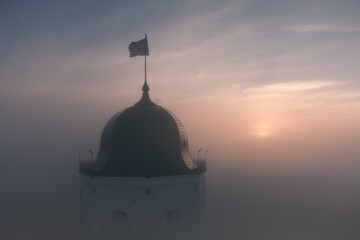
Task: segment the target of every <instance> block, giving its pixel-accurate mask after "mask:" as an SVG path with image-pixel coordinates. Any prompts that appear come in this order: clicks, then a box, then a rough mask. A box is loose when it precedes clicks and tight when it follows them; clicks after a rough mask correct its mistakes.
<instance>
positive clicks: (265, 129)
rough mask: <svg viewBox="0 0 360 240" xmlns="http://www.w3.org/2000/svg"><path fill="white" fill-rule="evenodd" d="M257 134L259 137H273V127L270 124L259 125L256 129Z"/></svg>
mask: <svg viewBox="0 0 360 240" xmlns="http://www.w3.org/2000/svg"><path fill="white" fill-rule="evenodd" d="M255 134H256V135H257V136H259V137H263V138H265V137H268V136H270V135H271V127H270V126H269V125H268V124H258V125H257V126H256V127H255Z"/></svg>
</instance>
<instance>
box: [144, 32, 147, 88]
mask: <svg viewBox="0 0 360 240" xmlns="http://www.w3.org/2000/svg"><path fill="white" fill-rule="evenodd" d="M145 39H146V41H147V35H146V33H145ZM144 55H145V83H146V84H147V82H146V51H145V54H144Z"/></svg>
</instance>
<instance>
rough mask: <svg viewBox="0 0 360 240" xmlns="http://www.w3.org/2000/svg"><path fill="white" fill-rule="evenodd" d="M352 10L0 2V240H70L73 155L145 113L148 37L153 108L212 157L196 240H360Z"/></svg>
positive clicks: (75, 208) (359, 99)
mask: <svg viewBox="0 0 360 240" xmlns="http://www.w3.org/2000/svg"><path fill="white" fill-rule="evenodd" d="M301 5H302V4H301ZM139 8H141V9H143V11H144V12H142V13H139V11H138V10H139ZM358 10H359V4H358V3H356V2H355V1H345V2H342V3H341V4H340V3H337V2H336V1H329V2H328V1H316V2H312V1H311V2H306V3H305V4H304V5H303V6H299V3H297V2H296V1H287V3H286V4H285V3H282V2H281V1H280V2H279V1H271V3H269V2H268V1H256V2H255V1H226V2H223V3H218V2H217V1H196V2H193V1H182V2H181V3H174V4H169V3H167V2H164V1H154V2H152V3H148V2H143V1H136V2H134V1H123V2H122V3H116V2H115V1H114V2H113V1H108V2H107V3H106V4H105V3H102V4H99V3H97V2H95V1H86V2H85V1H75V3H73V2H67V1H65V2H62V3H56V4H55V3H52V2H49V1H46V2H43V1H34V2H33V3H21V2H13V1H1V3H0V29H1V30H0V36H1V39H2V44H1V46H0V153H1V155H0V156H1V157H0V238H1V239H9V240H12V239H14V240H17V239H40V240H41V239H69V240H70V239H80V235H81V234H80V177H79V173H78V153H77V150H79V151H80V153H81V158H82V159H90V157H91V156H90V153H89V151H88V150H89V149H91V150H92V151H93V152H94V153H95V155H96V153H97V152H98V151H99V143H100V136H101V133H102V129H103V127H104V125H105V124H106V122H107V121H108V119H109V118H110V117H111V116H113V115H114V114H115V113H116V112H118V111H120V110H122V109H124V108H127V107H129V106H132V105H133V104H134V103H135V102H137V101H138V100H139V99H140V97H141V85H142V82H143V58H142V57H136V58H131V59H130V58H128V49H127V47H128V44H129V43H130V41H137V40H140V39H141V38H143V33H144V32H145V31H146V32H147V33H148V37H149V48H150V56H149V57H148V81H149V86H150V96H151V98H152V99H153V100H154V101H155V102H157V103H158V104H160V105H161V106H164V107H166V108H167V109H170V110H171V111H172V112H173V113H175V115H176V116H177V117H179V119H180V120H181V121H182V123H183V124H184V126H185V128H186V130H187V134H188V136H189V146H190V152H191V154H192V156H193V157H194V158H196V157H197V151H198V149H200V148H202V149H203V150H205V149H209V152H208V153H207V172H206V208H205V238H204V239H284V240H285V239H316V240H332V239H349V240H352V239H354V240H355V239H359V238H360V231H359V230H358V226H357V225H356V224H357V223H358V219H359V215H360V208H359V202H360V187H359V180H360V179H359V178H360V177H359V174H358V172H359V170H360V161H359V156H360V149H359V142H360V126H359V124H358V123H359V120H360V89H359V81H358V79H359V75H360V70H359V68H358V66H357V65H356V64H357V63H358V62H359V61H360V55H359V52H360V51H359V45H358V42H359V38H360V35H359V32H360V30H359V29H360V28H359V25H358V23H359V22H360V21H359V15H358V12H359V11H358ZM234 49H235V50H234ZM203 156H204V151H202V152H201V157H203Z"/></svg>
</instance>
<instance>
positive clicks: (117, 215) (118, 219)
mask: <svg viewBox="0 0 360 240" xmlns="http://www.w3.org/2000/svg"><path fill="white" fill-rule="evenodd" d="M112 220H113V222H114V223H119V224H127V223H128V222H129V217H128V215H127V213H126V212H124V211H115V212H114V213H113V215H112Z"/></svg>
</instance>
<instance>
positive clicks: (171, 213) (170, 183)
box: [80, 173, 205, 240]
mask: <svg viewBox="0 0 360 240" xmlns="http://www.w3.org/2000/svg"><path fill="white" fill-rule="evenodd" d="M80 175H81V227H82V232H83V239H84V240H98V239H99V240H100V239H104V240H105V239H106V240H112V239H114V240H115V239H116V240H120V239H122V240H128V239H141V240H142V239H149V240H150V239H164V240H165V239H166V240H170V239H174V240H176V239H181V240H184V239H186V240H192V239H193V240H200V239H202V224H203V212H204V204H205V203H204V201H205V174H204V173H202V174H199V175H181V176H168V177H152V178H143V177H90V176H87V175H84V174H80Z"/></svg>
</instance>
